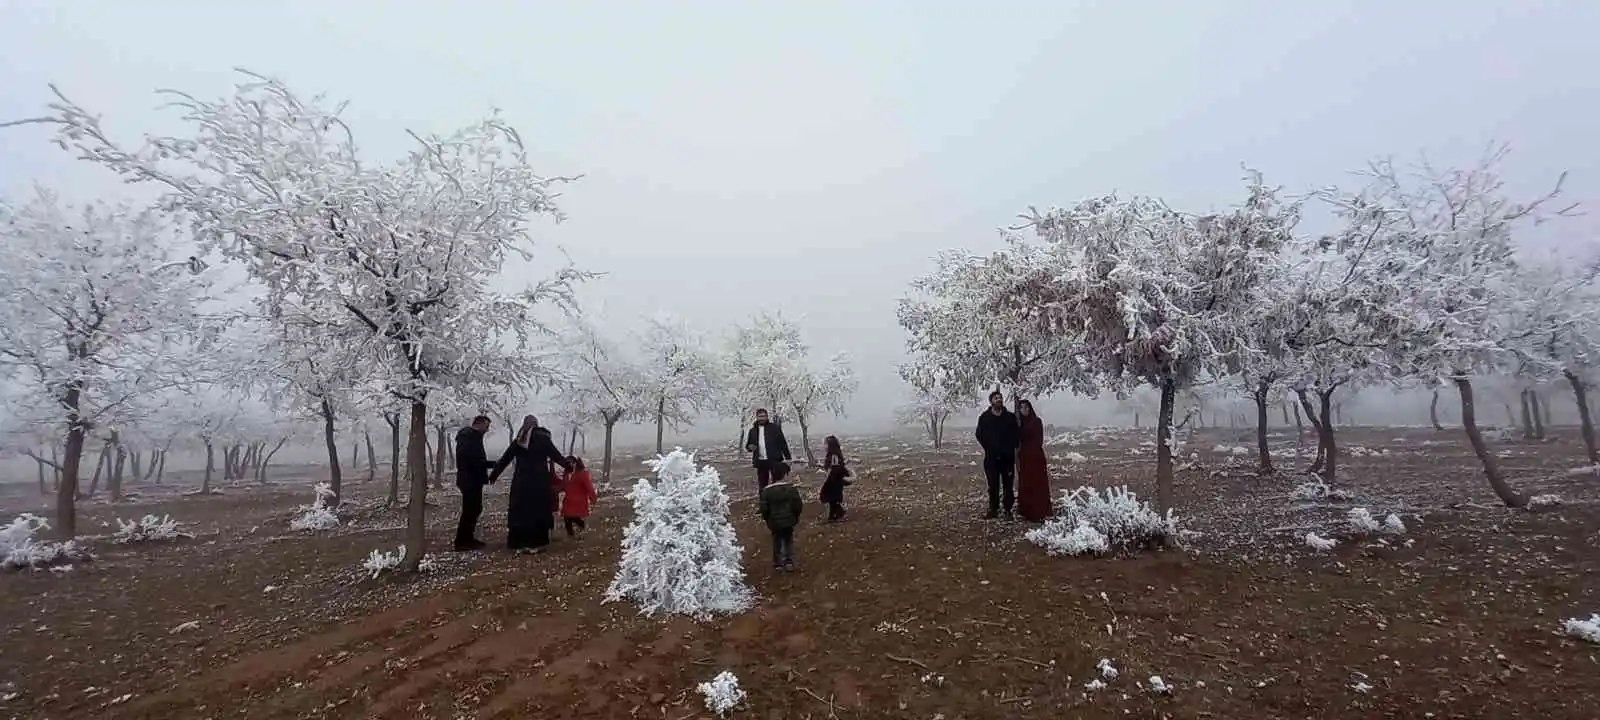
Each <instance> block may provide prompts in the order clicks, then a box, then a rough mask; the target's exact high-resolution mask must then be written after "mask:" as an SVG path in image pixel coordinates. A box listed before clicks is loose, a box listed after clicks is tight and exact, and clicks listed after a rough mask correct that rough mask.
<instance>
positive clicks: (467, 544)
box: [455, 538, 489, 552]
mask: <svg viewBox="0 0 1600 720" xmlns="http://www.w3.org/2000/svg"><path fill="white" fill-rule="evenodd" d="M486 547H489V544H488V543H486V542H484V541H482V540H478V539H476V538H474V539H470V540H457V541H456V544H455V551H456V552H471V551H473V550H482V549H484V548H486Z"/></svg>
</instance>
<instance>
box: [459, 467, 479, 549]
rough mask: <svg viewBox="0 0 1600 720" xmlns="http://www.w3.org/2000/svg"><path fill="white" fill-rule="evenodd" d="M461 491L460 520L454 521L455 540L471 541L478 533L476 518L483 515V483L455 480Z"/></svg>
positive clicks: (461, 541)
mask: <svg viewBox="0 0 1600 720" xmlns="http://www.w3.org/2000/svg"><path fill="white" fill-rule="evenodd" d="M456 488H457V489H459V490H460V491H461V520H460V521H459V522H457V523H456V542H458V543H464V542H471V541H472V540H474V539H476V538H477V535H478V518H480V517H483V483H477V482H472V481H471V480H466V481H457V482H456Z"/></svg>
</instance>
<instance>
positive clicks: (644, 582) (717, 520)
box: [605, 448, 753, 619]
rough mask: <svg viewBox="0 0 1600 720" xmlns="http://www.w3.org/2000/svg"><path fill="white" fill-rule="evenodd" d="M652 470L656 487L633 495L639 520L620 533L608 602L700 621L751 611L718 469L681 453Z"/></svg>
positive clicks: (638, 487) (642, 485)
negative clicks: (618, 555)
mask: <svg viewBox="0 0 1600 720" xmlns="http://www.w3.org/2000/svg"><path fill="white" fill-rule="evenodd" d="M650 466H651V469H653V470H654V471H655V472H656V476H657V478H656V481H655V482H654V483H652V482H650V481H648V480H639V481H638V482H637V483H636V484H635V485H634V486H633V490H632V491H631V492H629V493H628V499H630V500H632V501H633V522H631V523H629V524H628V527H627V528H626V529H624V530H623V532H622V560H621V562H620V563H619V566H618V569H617V574H616V577H614V578H613V579H612V580H611V585H610V587H608V588H607V589H606V593H605V602H615V601H619V600H627V601H631V602H633V603H636V604H637V605H638V606H639V610H640V612H642V613H644V614H645V615H656V614H658V613H667V614H677V615H688V616H690V617H694V618H696V619H706V618H709V617H712V616H714V615H725V614H732V613H739V612H743V611H745V610H746V609H748V608H749V607H750V605H751V604H752V602H753V598H752V597H751V593H750V588H749V587H748V586H747V585H745V581H744V567H743V564H742V558H743V553H744V550H743V548H741V547H739V539H738V534H737V533H736V532H735V531H734V529H733V523H732V522H730V521H729V519H728V494H727V491H726V489H725V487H724V486H723V483H722V479H721V478H720V477H718V475H717V471H716V469H715V468H712V467H710V466H699V467H697V466H696V465H695V461H694V455H692V454H689V453H686V452H684V451H683V450H682V449H681V448H678V449H674V450H673V451H672V452H671V453H669V454H667V455H665V456H661V457H658V458H656V459H655V460H652V461H651V462H650Z"/></svg>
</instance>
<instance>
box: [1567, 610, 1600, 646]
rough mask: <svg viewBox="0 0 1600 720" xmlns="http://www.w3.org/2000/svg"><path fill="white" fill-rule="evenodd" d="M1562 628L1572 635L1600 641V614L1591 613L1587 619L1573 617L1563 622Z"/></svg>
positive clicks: (1582, 638)
mask: <svg viewBox="0 0 1600 720" xmlns="http://www.w3.org/2000/svg"><path fill="white" fill-rule="evenodd" d="M1561 630H1562V632H1564V633H1566V634H1567V635H1568V636H1570V637H1575V638H1578V639H1579V640H1587V641H1589V642H1592V643H1600V615H1590V616H1589V619H1587V620H1585V619H1583V618H1572V619H1570V620H1568V621H1566V622H1564V623H1562V624H1561Z"/></svg>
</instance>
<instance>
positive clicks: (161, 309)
mask: <svg viewBox="0 0 1600 720" xmlns="http://www.w3.org/2000/svg"><path fill="white" fill-rule="evenodd" d="M197 255H198V252H197V251H196V250H195V249H194V248H193V247H192V245H191V246H190V247H185V242H184V241H183V240H182V239H181V238H179V237H178V236H177V234H176V233H174V232H173V230H172V227H171V226H170V225H169V224H168V223H167V222H165V219H164V218H163V216H162V214H161V213H159V212H157V211H154V210H137V209H133V208H131V207H128V206H104V205H90V206H86V207H81V208H75V207H70V206H68V205H65V204H63V203H61V202H60V201H59V200H57V199H56V197H55V196H53V195H51V194H50V193H48V192H45V191H43V190H40V191H38V193H37V194H36V196H35V197H33V198H32V199H31V200H29V201H28V202H26V203H24V204H21V205H14V204H12V203H9V202H6V201H4V200H0V296H3V297H5V298H6V302H4V303H0V368H3V369H4V370H5V373H6V375H7V376H8V377H9V378H10V380H11V381H12V382H13V383H17V384H19V385H22V386H24V394H25V395H26V396H28V397H30V398H32V399H35V400H38V401H39V403H38V404H36V405H34V406H33V407H32V408H29V409H28V411H27V414H25V415H24V416H23V417H24V419H25V421H26V422H30V423H42V424H46V425H52V426H56V427H60V428H63V429H64V435H65V442H64V444H63V447H62V452H61V462H60V467H61V481H60V483H59V484H58V487H57V494H56V522H55V530H56V531H57V532H58V533H60V534H61V535H63V536H64V537H68V538H70V537H72V536H73V535H75V534H76V532H77V515H76V498H77V497H78V495H79V480H80V475H81V470H80V468H81V463H82V460H83V455H84V447H85V443H86V441H87V440H88V438H89V437H90V435H91V433H92V432H94V430H95V429H96V428H104V429H106V430H108V431H113V432H114V431H116V430H117V429H119V428H121V427H124V426H126V425H127V424H129V423H131V422H132V421H133V420H135V419H136V418H133V417H131V416H130V411H132V410H134V409H136V408H137V407H138V405H137V401H138V400H139V399H140V398H142V397H145V396H149V395H151V394H155V393H160V392H162V391H164V390H167V389H169V388H173V387H176V386H179V385H184V384H187V383H191V382H195V381H197V380H199V379H200V378H198V377H197V376H196V372H195V369H196V366H197V362H196V360H197V354H198V352H199V351H201V350H202V349H203V348H204V347H206V346H205V345H204V344H203V341H204V338H205V327H206V325H207V323H205V322H203V319H204V318H203V316H202V314H201V310H202V306H203V303H204V302H205V300H206V299H207V293H208V291H209V288H210V284H211V279H212V274H211V273H210V272H208V271H207V270H206V267H205V265H204V263H202V262H201V261H199V260H197V259H196V256H197Z"/></svg>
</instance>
